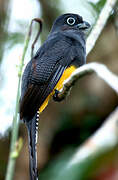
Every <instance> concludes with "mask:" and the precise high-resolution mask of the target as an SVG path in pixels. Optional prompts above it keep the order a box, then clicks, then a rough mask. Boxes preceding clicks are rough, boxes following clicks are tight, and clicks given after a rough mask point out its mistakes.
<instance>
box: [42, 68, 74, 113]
mask: <svg viewBox="0 0 118 180" xmlns="http://www.w3.org/2000/svg"><path fill="white" fill-rule="evenodd" d="M75 69H76V67H75V66H70V67H68V68H67V69H66V70H65V71H64V73H63V74H62V76H61V78H60V80H59V81H58V83H57V85H56V86H55V88H54V89H53V91H52V92H51V93H50V94H49V96H48V97H47V98H46V100H45V101H44V103H43V104H42V105H41V107H40V108H39V113H41V112H42V111H43V110H44V109H45V108H46V106H47V105H48V102H49V100H50V99H51V97H52V96H53V95H54V93H55V89H57V90H61V89H62V87H63V82H64V81H65V80H66V79H68V78H69V77H70V75H71V74H72V72H73V71H75Z"/></svg>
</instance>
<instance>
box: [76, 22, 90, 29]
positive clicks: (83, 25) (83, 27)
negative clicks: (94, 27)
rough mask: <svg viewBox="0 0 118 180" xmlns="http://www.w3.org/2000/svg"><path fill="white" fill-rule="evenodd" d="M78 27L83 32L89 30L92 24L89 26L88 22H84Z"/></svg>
mask: <svg viewBox="0 0 118 180" xmlns="http://www.w3.org/2000/svg"><path fill="white" fill-rule="evenodd" d="M77 27H78V28H79V29H82V30H87V29H89V28H90V27H91V26H90V24H89V23H88V22H86V21H83V23H80V24H78V25H77Z"/></svg>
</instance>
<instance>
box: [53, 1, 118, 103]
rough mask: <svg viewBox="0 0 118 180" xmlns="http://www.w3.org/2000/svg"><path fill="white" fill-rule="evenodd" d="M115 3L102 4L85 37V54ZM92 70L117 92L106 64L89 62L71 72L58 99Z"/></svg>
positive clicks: (90, 48)
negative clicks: (95, 20)
mask: <svg viewBox="0 0 118 180" xmlns="http://www.w3.org/2000/svg"><path fill="white" fill-rule="evenodd" d="M116 3H117V0H107V2H106V4H105V5H104V7H103V9H102V11H101V13H100V15H99V18H98V20H97V22H96V24H95V26H94V27H93V29H92V31H91V33H90V35H89V37H88V38H87V43H86V49H87V55H88V54H89V53H90V51H91V50H92V49H93V47H94V45H95V43H96V41H97V39H98V37H99V35H100V33H101V31H102V30H103V28H104V26H105V24H106V22H107V20H108V18H109V16H110V13H111V11H112V9H113V8H114V6H115V4H116ZM87 68H88V69H87ZM93 72H95V73H96V74H97V75H98V76H99V77H101V78H102V79H103V80H104V81H105V82H106V83H107V84H108V85H109V86H110V87H111V88H112V89H113V90H114V91H115V92H116V93H117V94H118V77H117V76H115V75H114V74H113V73H112V72H110V71H109V70H108V69H107V67H106V66H104V65H102V64H98V63H90V64H87V65H84V66H83V67H80V68H78V69H77V70H76V71H75V72H74V73H72V75H71V77H70V78H68V79H67V80H66V81H65V82H64V85H63V88H62V90H61V91H60V92H59V93H58V95H57V99H58V101H61V100H63V99H64V98H65V97H66V95H67V94H68V91H69V90H70V89H71V87H72V85H73V84H74V83H75V82H76V81H77V80H78V79H79V78H80V77H83V76H84V75H86V74H91V73H93ZM54 100H55V97H54Z"/></svg>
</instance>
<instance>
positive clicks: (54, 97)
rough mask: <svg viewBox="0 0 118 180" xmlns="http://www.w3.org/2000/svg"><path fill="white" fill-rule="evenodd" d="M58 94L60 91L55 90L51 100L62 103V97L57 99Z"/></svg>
mask: <svg viewBox="0 0 118 180" xmlns="http://www.w3.org/2000/svg"><path fill="white" fill-rule="evenodd" d="M59 93H60V91H58V90H57V89H55V93H54V95H53V100H54V101H57V102H60V101H62V100H63V99H64V98H63V97H59Z"/></svg>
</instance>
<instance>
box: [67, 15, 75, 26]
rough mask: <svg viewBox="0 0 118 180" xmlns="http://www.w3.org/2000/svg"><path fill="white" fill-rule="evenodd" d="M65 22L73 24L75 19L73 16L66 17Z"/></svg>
mask: <svg viewBox="0 0 118 180" xmlns="http://www.w3.org/2000/svg"><path fill="white" fill-rule="evenodd" d="M67 24H69V25H71V26H72V25H74V24H75V19H74V18H73V17H69V18H68V19H67Z"/></svg>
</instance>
